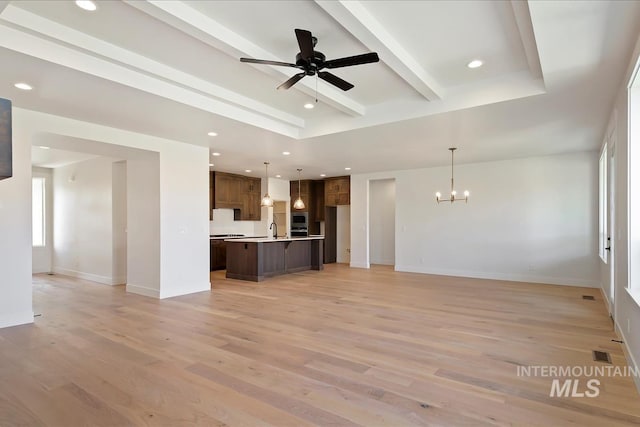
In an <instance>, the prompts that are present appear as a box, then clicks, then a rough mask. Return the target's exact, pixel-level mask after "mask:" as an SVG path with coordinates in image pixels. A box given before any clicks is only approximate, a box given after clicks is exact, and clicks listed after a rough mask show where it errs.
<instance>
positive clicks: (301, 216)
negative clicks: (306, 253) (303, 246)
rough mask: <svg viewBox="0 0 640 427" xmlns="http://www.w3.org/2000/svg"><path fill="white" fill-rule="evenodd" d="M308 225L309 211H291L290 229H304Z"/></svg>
mask: <svg viewBox="0 0 640 427" xmlns="http://www.w3.org/2000/svg"><path fill="white" fill-rule="evenodd" d="M308 226H309V213H308V212H293V213H292V214H291V230H301V229H304V230H305V231H306V229H307V228H308Z"/></svg>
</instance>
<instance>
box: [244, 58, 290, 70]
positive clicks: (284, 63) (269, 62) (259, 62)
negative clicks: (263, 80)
mask: <svg viewBox="0 0 640 427" xmlns="http://www.w3.org/2000/svg"><path fill="white" fill-rule="evenodd" d="M240 62H248V63H251V64H263V65H280V66H283V67H294V68H302V67H300V66H298V65H296V64H289V63H288V62H280V61H267V60H266V59H253V58H240Z"/></svg>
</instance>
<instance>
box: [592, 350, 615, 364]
mask: <svg viewBox="0 0 640 427" xmlns="http://www.w3.org/2000/svg"><path fill="white" fill-rule="evenodd" d="M593 360H595V361H596V362H606V363H611V355H610V354H609V353H607V352H606V351H598V350H593Z"/></svg>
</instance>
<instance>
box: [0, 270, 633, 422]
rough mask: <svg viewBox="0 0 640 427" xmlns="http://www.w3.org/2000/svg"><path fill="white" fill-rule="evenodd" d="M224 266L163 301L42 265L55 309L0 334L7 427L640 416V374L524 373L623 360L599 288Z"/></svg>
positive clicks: (0, 388)
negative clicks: (262, 271)
mask: <svg viewBox="0 0 640 427" xmlns="http://www.w3.org/2000/svg"><path fill="white" fill-rule="evenodd" d="M223 274H224V272H216V273H212V279H213V289H212V292H210V293H209V292H203V293H198V294H193V295H188V296H184V297H178V298H172V299H169V300H164V301H158V300H155V299H152V298H145V297H141V296H137V295H132V294H126V292H125V291H124V288H123V287H108V286H104V285H97V284H92V283H91V282H86V281H81V280H75V279H70V278H67V277H64V276H47V275H38V276H35V277H34V310H35V312H36V313H37V314H41V316H39V317H36V319H35V324H34V325H24V326H18V327H14V328H6V329H1V330H0V426H3V427H4V426H17V425H28V426H38V425H50V426H65V427H68V426H81V425H102V426H124V425H163V426H183V425H203V426H210V425H211V426H222V425H230V426H262V425H274V426H304V425H322V426H329V425H331V426H352V425H363V426H404V425H442V426H463V425H540V426H564V425H578V426H589V425H593V426H613V425H638V424H640V398H639V397H638V393H637V391H636V389H635V387H634V385H633V382H632V380H631V379H630V378H622V377H613V378H611V377H607V378H600V380H601V387H600V390H601V392H600V395H599V396H598V397H594V398H587V397H584V398H570V397H564V398H559V397H554V398H551V397H549V392H550V387H551V379H550V378H541V377H534V378H530V377H518V376H517V375H516V369H517V366H519V365H562V366H566V365H579V366H584V365H587V366H590V365H595V364H597V363H598V362H593V360H592V357H591V350H594V349H599V350H604V351H608V352H610V353H611V355H612V358H613V362H614V364H615V365H619V366H623V365H625V359H624V356H623V353H622V349H621V346H620V344H618V343H616V342H612V341H611V340H612V339H615V338H617V337H616V336H615V334H614V333H613V331H612V325H611V322H610V320H609V318H608V316H607V313H606V310H605V306H604V303H603V301H602V300H601V295H600V293H599V291H598V290H594V289H586V288H576V287H562V286H550V285H538V284H526V283H513V282H497V281H491V280H475V279H464V278H452V277H443V276H428V275H419V274H408V273H395V272H393V271H392V269H390V268H387V267H374V268H372V269H371V270H361V269H350V268H348V267H346V266H344V265H336V264H334V265H327V266H326V269H325V270H324V271H322V272H316V271H309V272H303V273H299V274H294V275H289V276H282V277H279V278H273V279H269V280H267V281H265V282H262V283H250V282H241V281H234V280H226V279H225V278H224V275H223ZM582 295H595V297H596V300H595V301H586V300H583V299H582ZM583 380H584V379H583ZM584 388H585V385H584V383H581V389H584Z"/></svg>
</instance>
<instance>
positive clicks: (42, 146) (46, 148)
mask: <svg viewBox="0 0 640 427" xmlns="http://www.w3.org/2000/svg"><path fill="white" fill-rule="evenodd" d="M39 148H42V149H43V150H49V149H51V147H47V146H44V145H41V146H40V147H39Z"/></svg>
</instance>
